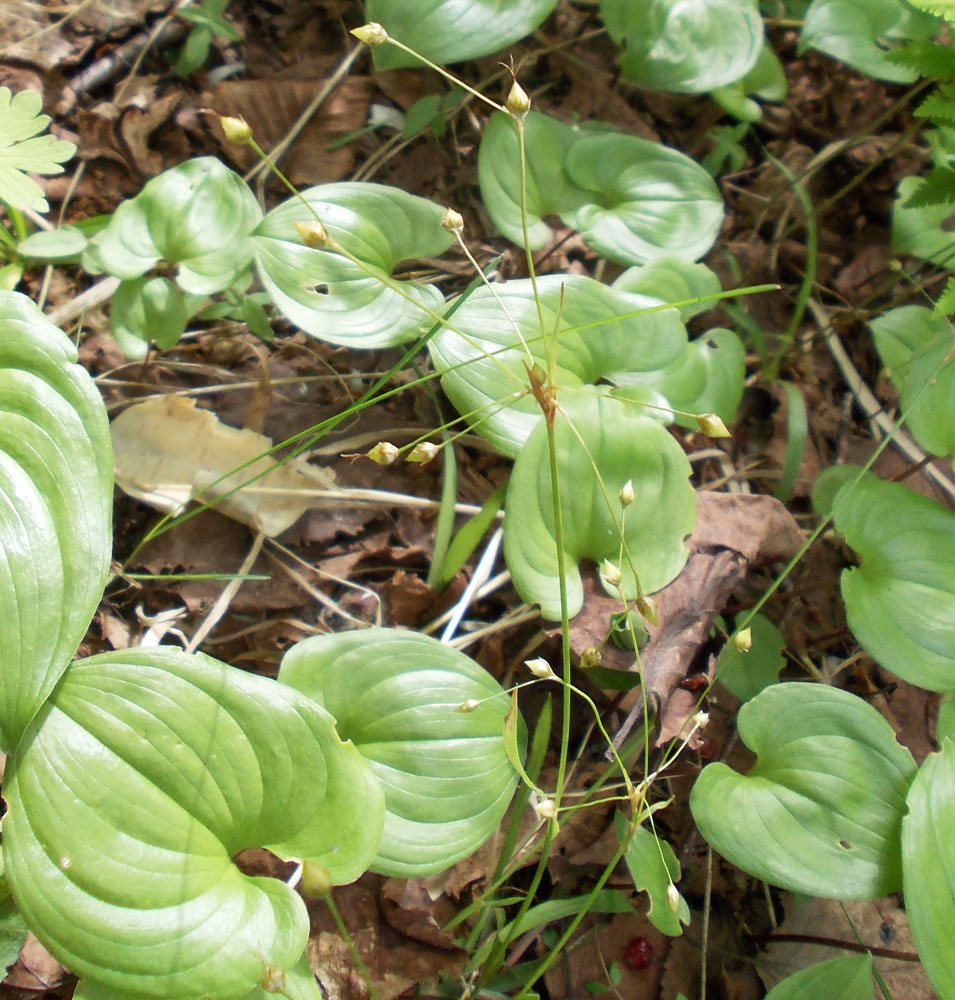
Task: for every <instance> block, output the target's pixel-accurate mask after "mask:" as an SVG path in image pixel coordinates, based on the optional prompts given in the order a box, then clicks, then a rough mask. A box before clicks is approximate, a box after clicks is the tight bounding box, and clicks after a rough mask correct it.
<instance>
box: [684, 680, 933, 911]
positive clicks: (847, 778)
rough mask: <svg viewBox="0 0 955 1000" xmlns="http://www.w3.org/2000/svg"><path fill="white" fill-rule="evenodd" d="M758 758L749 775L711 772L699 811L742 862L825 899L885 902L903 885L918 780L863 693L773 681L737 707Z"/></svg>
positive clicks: (709, 830)
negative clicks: (903, 846) (908, 821)
mask: <svg viewBox="0 0 955 1000" xmlns="http://www.w3.org/2000/svg"><path fill="white" fill-rule="evenodd" d="M738 727H739V734H740V737H741V739H742V740H743V742H744V743H745V744H746V746H748V747H749V748H750V749H751V750H752V751H753V752H754V753H755V754H757V756H758V758H759V759H758V761H757V762H756V765H755V766H754V767H753V768H752V769H751V770H750V771H749V773H747V774H745V775H741V774H738V773H737V772H736V771H733V770H732V769H730V768H729V767H727V766H726V765H725V764H722V763H717V764H710V765H708V766H707V767H705V768H704V769H703V772H702V773H701V774H700V776H699V778H697V780H696V784H695V785H694V786H693V792H692V794H691V796H690V809H691V810H692V813H693V818H694V819H695V820H696V822H697V825H698V826H699V828H700V831H701V833H702V834H703V836H704V837H705V838H706V839H707V841H709V843H710V844H712V846H713V847H714V848H715V849H716V850H717V851H719V852H720V854H722V855H723V857H725V858H726V859H727V860H729V861H730V862H732V863H733V864H734V865H736V866H737V868H741V869H742V870H743V871H746V872H749V873H750V874H751V875H755V876H756V877H757V878H761V879H763V880H764V881H766V882H769V883H770V884H772V885H778V886H781V887H782V888H785V889H791V890H793V891H795V892H805V893H809V894H811V895H814V896H823V897H825V898H827V899H875V898H877V897H878V896H885V895H887V894H888V893H890V892H895V891H896V890H897V889H898V888H899V887H900V885H901V880H902V871H901V856H900V852H899V834H900V830H901V822H902V816H903V815H904V814H905V796H906V794H907V792H908V789H909V785H910V784H911V782H912V778H913V777H914V775H915V771H916V767H915V761H914V760H913V759H912V755H911V754H910V753H909V752H908V750H906V749H905V748H904V747H901V746H899V744H898V743H896V741H895V733H894V732H893V730H892V727H891V726H890V725H889V724H888V722H886V721H885V719H883V718H882V716H880V715H879V713H878V712H876V710H875V709H874V708H872V707H871V706H870V705H867V704H866V703H865V702H864V701H862V700H861V699H860V698H856V697H855V696H854V695H851V694H848V693H847V692H845V691H840V690H837V689H836V688H831V687H825V686H823V685H819V684H775V685H773V686H772V687H768V688H766V689H765V690H764V691H762V692H761V693H760V694H758V695H757V696H756V697H755V698H754V699H753V700H752V701H750V702H747V703H746V704H745V705H744V706H743V707H742V708H741V709H740V713H739V722H738Z"/></svg>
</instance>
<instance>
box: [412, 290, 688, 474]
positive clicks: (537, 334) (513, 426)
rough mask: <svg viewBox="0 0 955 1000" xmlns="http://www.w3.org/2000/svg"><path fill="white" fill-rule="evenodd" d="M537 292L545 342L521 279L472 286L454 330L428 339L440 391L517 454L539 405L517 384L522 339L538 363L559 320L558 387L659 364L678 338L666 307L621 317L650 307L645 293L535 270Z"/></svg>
mask: <svg viewBox="0 0 955 1000" xmlns="http://www.w3.org/2000/svg"><path fill="white" fill-rule="evenodd" d="M537 291H538V293H539V295H540V307H541V313H542V315H543V322H544V329H545V330H546V332H547V335H548V336H547V340H546V343H545V340H544V338H542V336H541V327H540V319H539V314H538V310H537V304H536V303H535V300H534V287H533V285H532V283H531V282H530V280H527V279H524V280H514V281H508V282H507V283H506V284H503V285H496V286H494V291H493V292H492V291H491V290H490V289H488V288H487V287H483V288H478V289H477V290H476V291H475V292H473V293H472V294H471V295H469V296H468V298H467V300H466V301H465V302H464V304H463V305H462V306H460V308H458V309H457V310H456V311H455V312H454V313H453V315H452V316H451V318H450V323H451V325H452V326H453V327H454V329H448V328H444V329H441V330H439V331H438V332H437V333H436V334H435V336H434V337H432V339H431V340H430V342H429V345H428V346H429V349H430V351H431V357H432V360H433V362H434V366H435V368H436V369H437V370H438V371H440V372H441V373H442V377H441V385H442V387H443V388H444V391H445V392H446V393H447V395H448V398H449V399H450V400H451V401H452V402H453V403H454V405H455V407H456V408H457V410H458V412H459V413H461V414H463V415H465V416H467V418H468V421H469V422H470V423H471V425H472V426H473V427H474V429H475V430H476V431H477V432H478V433H479V434H481V435H482V436H483V437H485V438H487V440H488V441H490V442H491V443H492V444H493V445H494V447H495V448H497V449H498V450H499V451H501V452H503V453H504V454H505V455H511V456H515V455H517V453H518V452H519V451H520V450H521V448H522V446H523V445H524V442H525V441H526V440H527V436H528V435H529V434H530V432H531V431H532V430H533V428H534V427H535V426H536V425H537V424H538V423H539V421H540V418H541V410H540V406H539V405H538V404H537V402H536V401H535V400H534V398H533V397H532V396H530V395H529V394H528V393H527V392H526V390H527V386H528V378H527V371H526V369H525V367H524V365H525V363H526V362H527V361H528V356H527V352H526V351H525V350H524V346H523V344H526V345H527V348H528V349H529V351H530V353H531V357H532V358H533V360H534V361H536V362H537V363H539V364H540V365H541V366H544V367H546V357H547V354H546V352H547V345H549V344H550V340H551V335H552V334H553V331H554V330H555V328H557V326H558V320H559V326H560V333H559V335H558V347H557V372H556V382H557V384H558V385H559V386H561V387H562V388H565V389H574V388H577V387H580V386H583V385H589V384H592V383H595V382H597V381H599V380H601V379H603V378H606V377H609V376H612V375H613V376H614V377H616V376H615V375H614V373H619V372H622V371H628V372H629V371H637V370H643V369H646V368H660V367H662V366H664V365H667V364H669V363H670V362H672V361H673V360H674V359H675V358H677V357H678V355H679V352H680V350H681V349H682V348H683V347H684V345H685V344H686V330H685V329H684V327H683V324H682V323H681V322H680V320H679V317H678V315H677V312H676V310H675V309H668V310H664V311H661V312H653V313H647V314H646V315H631V316H626V314H627V313H634V312H636V311H638V310H641V309H646V308H648V307H650V306H654V305H656V304H657V303H656V300H654V299H647V298H644V297H641V296H636V295H630V294H628V293H626V292H622V291H617V290H615V289H613V288H610V287H608V286H607V285H603V284H601V283H600V282H598V281H595V280H594V279H593V278H588V277H586V276H584V275H544V276H542V277H540V278H538V279H537ZM495 295H496V297H495ZM502 304H503V308H502ZM618 316H626V318H623V319H616V317H618ZM590 324H593V325H590ZM577 327H588V328H586V329H580V330H577V329H576V328H577ZM518 331H519V332H520V335H518ZM522 340H523V344H522ZM515 394H519V395H517V396H516V397H515Z"/></svg>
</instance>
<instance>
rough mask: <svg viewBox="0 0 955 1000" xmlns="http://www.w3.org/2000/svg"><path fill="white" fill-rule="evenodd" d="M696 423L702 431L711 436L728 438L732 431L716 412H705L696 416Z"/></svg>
mask: <svg viewBox="0 0 955 1000" xmlns="http://www.w3.org/2000/svg"><path fill="white" fill-rule="evenodd" d="M696 424H697V426H698V427H699V428H700V432H701V433H702V434H705V435H706V436H707V437H711V438H728V437H729V436H730V432H729V431H728V430H727V429H726V424H724V423H723V421H722V420H721V419H720V417H718V416H717V415H716V414H715V413H704V414H702V415H701V416H699V417H697V418H696Z"/></svg>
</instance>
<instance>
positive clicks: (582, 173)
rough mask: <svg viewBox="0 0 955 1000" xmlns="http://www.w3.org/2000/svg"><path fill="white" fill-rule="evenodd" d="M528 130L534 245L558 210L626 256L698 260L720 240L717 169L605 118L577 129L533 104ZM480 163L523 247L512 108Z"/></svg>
mask: <svg viewBox="0 0 955 1000" xmlns="http://www.w3.org/2000/svg"><path fill="white" fill-rule="evenodd" d="M525 131H526V135H527V139H526V147H527V150H526V151H527V211H528V243H529V245H530V247H531V249H538V248H540V247H542V246H543V245H544V244H545V243H546V242H547V238H548V232H549V230H548V227H547V225H546V224H545V223H544V222H543V219H542V217H543V216H545V215H548V214H552V213H553V214H557V215H559V216H560V217H561V218H562V219H563V221H564V222H565V223H566V224H567V225H568V226H573V227H574V228H575V229H577V230H578V231H579V232H580V233H581V235H582V236H583V237H584V239H585V240H586V241H587V242H588V243H589V244H590V245H591V246H592V247H593V248H594V249H595V250H597V251H599V252H600V253H601V254H603V255H604V256H605V257H608V258H609V259H611V260H614V261H616V262H618V263H622V264H640V263H643V262H644V261H647V260H652V259H654V258H656V257H661V256H666V255H678V256H681V257H685V258H688V259H690V260H695V259H697V258H699V257H702V256H703V254H704V253H706V251H707V250H709V248H710V247H711V246H712V244H713V241H714V240H715V239H716V234H717V232H718V230H719V227H720V224H721V222H722V218H723V202H722V199H721V198H720V194H719V191H718V190H717V188H716V185H715V184H714V183H713V179H712V178H711V177H710V175H709V174H708V173H707V172H706V171H705V170H703V168H702V167H700V166H699V165H697V164H696V163H695V162H694V161H693V160H691V159H690V158H689V157H688V156H684V155H683V154H682V153H679V152H677V151H676V150H674V149H668V148H667V147H666V146H661V145H660V144H659V143H655V142H648V141H647V140H646V139H639V138H637V137H636V136H633V135H626V134H624V133H623V132H618V131H617V130H616V129H613V128H612V127H610V126H607V125H602V124H601V123H596V122H590V123H588V125H587V126H586V127H581V128H571V127H570V126H568V125H563V124H561V123H560V122H557V121H555V120H554V119H551V118H548V117H547V116H546V115H541V114H536V113H535V112H533V111H532V112H530V113H529V114H528V116H527V119H526V120H525ZM478 164H479V165H478V176H479V179H480V182H481V195H482V197H483V198H484V203H485V205H486V207H487V210H488V212H489V213H490V216H491V218H492V219H493V221H494V224H495V225H496V226H497V227H498V229H499V230H500V231H501V232H502V233H503V234H504V235H505V236H507V237H508V238H509V239H512V240H513V241H514V242H515V243H517V244H518V245H519V246H523V245H524V236H523V231H522V228H521V212H520V205H521V194H520V158H519V148H518V143H517V134H516V131H515V129H514V124H513V122H511V121H509V120H508V119H507V117H506V116H505V115H503V114H500V115H496V116H492V118H491V121H490V122H489V123H488V126H487V129H486V130H485V134H484V137H483V139H482V141H481V151H480V154H479V160H478Z"/></svg>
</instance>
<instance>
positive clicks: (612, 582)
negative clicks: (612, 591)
mask: <svg viewBox="0 0 955 1000" xmlns="http://www.w3.org/2000/svg"><path fill="white" fill-rule="evenodd" d="M600 572H601V574H602V575H603V578H604V579H605V580H606V581H607V584H608V585H609V586H611V587H619V586H620V583H621V581H622V580H623V573H621V572H620V567H619V566H614V564H613V563H612V562H611V561H610V560H609V559H604V561H603V563H602V564H601V567H600Z"/></svg>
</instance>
